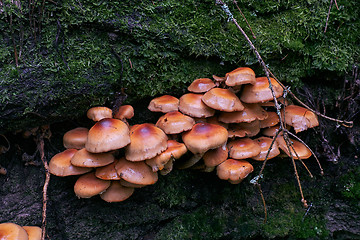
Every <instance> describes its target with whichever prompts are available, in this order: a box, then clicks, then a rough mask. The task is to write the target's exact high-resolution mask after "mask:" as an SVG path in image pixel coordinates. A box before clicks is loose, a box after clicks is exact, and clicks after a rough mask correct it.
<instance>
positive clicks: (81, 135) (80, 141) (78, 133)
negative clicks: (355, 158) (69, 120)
mask: <svg viewBox="0 0 360 240" xmlns="http://www.w3.org/2000/svg"><path fill="white" fill-rule="evenodd" d="M88 133H89V129H87V128H84V127H77V128H74V129H72V130H70V131H67V132H66V133H65V134H64V136H63V144H64V147H65V148H67V149H69V148H75V149H82V148H84V147H85V143H86V140H87V136H88Z"/></svg>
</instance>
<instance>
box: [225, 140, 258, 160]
mask: <svg viewBox="0 0 360 240" xmlns="http://www.w3.org/2000/svg"><path fill="white" fill-rule="evenodd" d="M227 147H228V149H229V156H230V157H231V158H234V159H246V158H251V157H254V156H256V155H258V154H259V153H260V151H261V148H260V146H259V144H257V143H256V142H255V141H254V140H252V139H250V138H240V139H235V140H231V141H230V142H228V144H227Z"/></svg>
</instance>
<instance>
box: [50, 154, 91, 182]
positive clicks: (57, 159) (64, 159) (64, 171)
mask: <svg viewBox="0 0 360 240" xmlns="http://www.w3.org/2000/svg"><path fill="white" fill-rule="evenodd" d="M77 151H78V150H76V149H66V150H65V151H63V152H60V153H58V154H56V155H54V156H53V157H52V158H51V159H50V162H49V171H50V173H51V174H53V175H56V176H59V177H65V176H71V175H80V174H84V173H87V172H89V171H91V169H92V168H87V167H76V166H74V165H72V164H71V158H72V157H73V156H74V155H75V153H76V152H77Z"/></svg>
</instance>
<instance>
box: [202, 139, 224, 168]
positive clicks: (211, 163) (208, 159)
mask: <svg viewBox="0 0 360 240" xmlns="http://www.w3.org/2000/svg"><path fill="white" fill-rule="evenodd" d="M228 155H229V150H228V148H227V147H226V144H223V145H222V146H220V147H218V148H215V149H211V150H208V151H207V152H206V153H205V154H204V156H203V159H204V163H205V166H207V167H215V166H217V165H219V164H220V163H222V162H224V161H225V160H226V159H227V158H228Z"/></svg>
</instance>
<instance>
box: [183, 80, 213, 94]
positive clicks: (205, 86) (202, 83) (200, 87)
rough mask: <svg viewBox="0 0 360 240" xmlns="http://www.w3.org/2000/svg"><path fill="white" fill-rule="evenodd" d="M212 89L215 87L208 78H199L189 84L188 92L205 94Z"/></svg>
mask: <svg viewBox="0 0 360 240" xmlns="http://www.w3.org/2000/svg"><path fill="white" fill-rule="evenodd" d="M214 87H216V85H215V83H214V82H213V80H211V79H210V78H199V79H195V80H194V81H193V82H192V83H191V84H190V86H189V87H188V90H189V92H193V93H205V92H207V91H209V90H210V89H212V88H214Z"/></svg>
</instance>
